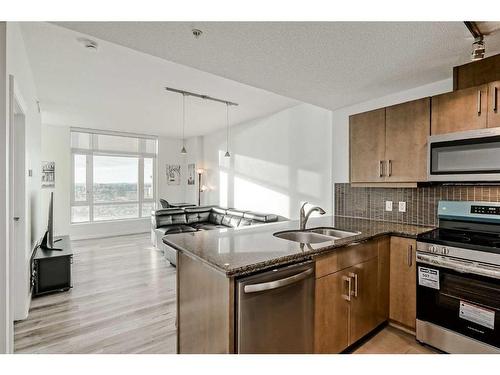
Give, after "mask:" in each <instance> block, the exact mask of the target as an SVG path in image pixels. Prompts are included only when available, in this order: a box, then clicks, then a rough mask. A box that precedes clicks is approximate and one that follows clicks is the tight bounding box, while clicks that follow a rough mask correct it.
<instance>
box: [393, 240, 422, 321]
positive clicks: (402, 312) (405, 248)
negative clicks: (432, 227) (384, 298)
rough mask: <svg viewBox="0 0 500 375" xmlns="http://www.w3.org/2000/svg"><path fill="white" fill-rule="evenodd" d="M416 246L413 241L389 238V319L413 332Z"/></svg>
mask: <svg viewBox="0 0 500 375" xmlns="http://www.w3.org/2000/svg"><path fill="white" fill-rule="evenodd" d="M416 246H417V243H416V241H415V240H413V239H409V238H401V237H391V267H390V268H391V276H390V283H391V284H390V314H389V318H390V319H391V321H393V322H396V323H398V324H401V325H403V326H405V327H407V328H410V329H411V330H415V325H416V315H417V313H416V311H417V309H416V303H417V298H416V290H417V287H416V278H417V271H416V268H415V263H416V259H415V257H416V255H415V250H416Z"/></svg>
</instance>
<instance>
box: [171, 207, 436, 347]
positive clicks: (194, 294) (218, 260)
mask: <svg viewBox="0 0 500 375" xmlns="http://www.w3.org/2000/svg"><path fill="white" fill-rule="evenodd" d="M298 227H299V223H298V221H286V222H278V223H273V224H266V225H260V226H255V227H248V228H238V229H222V230H219V231H215V230H213V231H199V232H194V233H180V234H173V235H168V236H165V237H164V239H163V241H164V243H165V244H166V245H168V246H170V247H172V248H174V249H176V250H177V322H178V335H177V351H178V352H179V353H235V352H237V348H236V345H235V341H236V336H237V332H236V325H235V321H236V317H235V316H236V311H237V310H236V290H235V287H236V281H237V280H238V279H240V278H242V277H245V276H247V275H251V274H256V273H259V272H264V271H266V270H270V269H275V268H278V267H284V266H288V265H291V264H295V263H302V262H306V261H311V260H312V261H315V260H316V259H322V258H324V256H325V255H327V254H330V253H335V252H339V250H340V249H342V251H344V252H345V249H347V248H349V249H350V248H352V249H355V248H357V246H352V245H356V244H363V243H365V242H367V241H370V240H374V239H377V238H383V237H384V236H385V237H386V236H398V237H408V238H415V237H416V235H417V234H419V233H422V232H425V231H428V230H430V229H431V228H428V227H422V226H415V225H406V224H397V223H389V222H381V221H374V220H366V219H355V218H345V217H338V216H337V217H332V216H329V217H325V216H323V217H318V218H311V219H310V220H309V224H308V227H309V228H316V227H335V228H337V229H341V230H345V231H352V232H359V234H356V235H354V236H351V237H348V238H343V239H335V240H331V241H325V242H320V243H299V242H294V241H289V240H285V239H282V238H277V237H275V236H274V234H275V233H277V232H282V231H287V230H297V229H298ZM349 251H351V250H349ZM370 253H371V250H370V249H368V250H364V249H363V250H362V251H361V252H360V254H362V256H363V257H366V259H368V254H370ZM339 254H340V253H339ZM361 260H364V259H361ZM323 263H324V265H323V266H322V268H320V270H319V272H325V271H323V270H324V269H325V264H326V265H327V266H326V268H328V267H330V264H331V263H332V262H331V260H328V262H326V261H325V262H323ZM335 263H336V264H337V263H339V260H335ZM340 263H342V261H340ZM346 267H347V263H346ZM316 272H318V268H317V269H316Z"/></svg>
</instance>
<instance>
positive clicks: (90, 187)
mask: <svg viewBox="0 0 500 375" xmlns="http://www.w3.org/2000/svg"><path fill="white" fill-rule="evenodd" d="M73 132H77V133H86V134H89V135H90V145H89V148H88V149H86V148H78V147H72V146H71V145H70V153H71V182H70V189H71V190H70V213H69V214H70V223H71V225H80V224H91V223H109V222H116V221H127V220H141V219H145V218H147V217H148V216H143V215H142V209H143V205H144V204H145V203H148V204H150V203H153V207H154V205H155V203H156V197H157V194H158V192H157V190H158V189H157V186H158V183H157V176H158V165H157V157H158V155H157V154H158V138H157V137H152V136H145V135H138V134H127V133H115V132H100V131H90V130H88V129H79V128H71V129H70V139H71V133H73ZM99 135H107V136H116V137H127V138H136V139H137V140H138V151H137V152H135V151H131V152H123V151H114V150H100V149H99V148H98V136H99ZM148 140H149V141H151V140H152V141H155V152H154V153H152V152H146V149H147V147H146V142H147V141H148ZM75 155H85V159H86V181H85V186H86V199H85V200H84V201H77V200H75ZM94 156H110V157H133V158H137V162H138V168H137V171H138V179H137V181H138V190H137V200H133V201H118V202H112V201H110V202H95V201H94ZM144 159H152V161H153V182H152V185H153V186H152V188H153V196H152V198H145V197H144ZM120 204H137V205H138V215H137V217H133V218H123V219H109V220H95V218H94V207H95V206H110V205H120ZM73 207H89V220H87V221H73V215H72V209H73Z"/></svg>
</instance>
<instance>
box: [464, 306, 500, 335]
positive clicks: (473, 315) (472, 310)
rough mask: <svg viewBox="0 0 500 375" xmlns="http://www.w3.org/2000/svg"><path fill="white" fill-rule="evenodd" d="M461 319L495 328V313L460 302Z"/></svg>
mask: <svg viewBox="0 0 500 375" xmlns="http://www.w3.org/2000/svg"><path fill="white" fill-rule="evenodd" d="M459 316H460V318H462V319H465V320H468V321H470V322H474V323H476V324H479V325H481V326H483V327H486V328H490V329H494V328H495V311H494V310H489V309H485V308H484V307H480V306H476V305H472V304H470V303H467V302H464V301H460V313H459Z"/></svg>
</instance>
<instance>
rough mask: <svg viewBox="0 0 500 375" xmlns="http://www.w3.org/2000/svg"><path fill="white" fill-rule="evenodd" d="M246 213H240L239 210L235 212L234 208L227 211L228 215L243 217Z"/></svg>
mask: <svg viewBox="0 0 500 375" xmlns="http://www.w3.org/2000/svg"><path fill="white" fill-rule="evenodd" d="M245 212H247V211H238V210H235V209H234V208H229V209H228V210H227V211H226V215H231V216H237V217H243V215H244V214H245Z"/></svg>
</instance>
